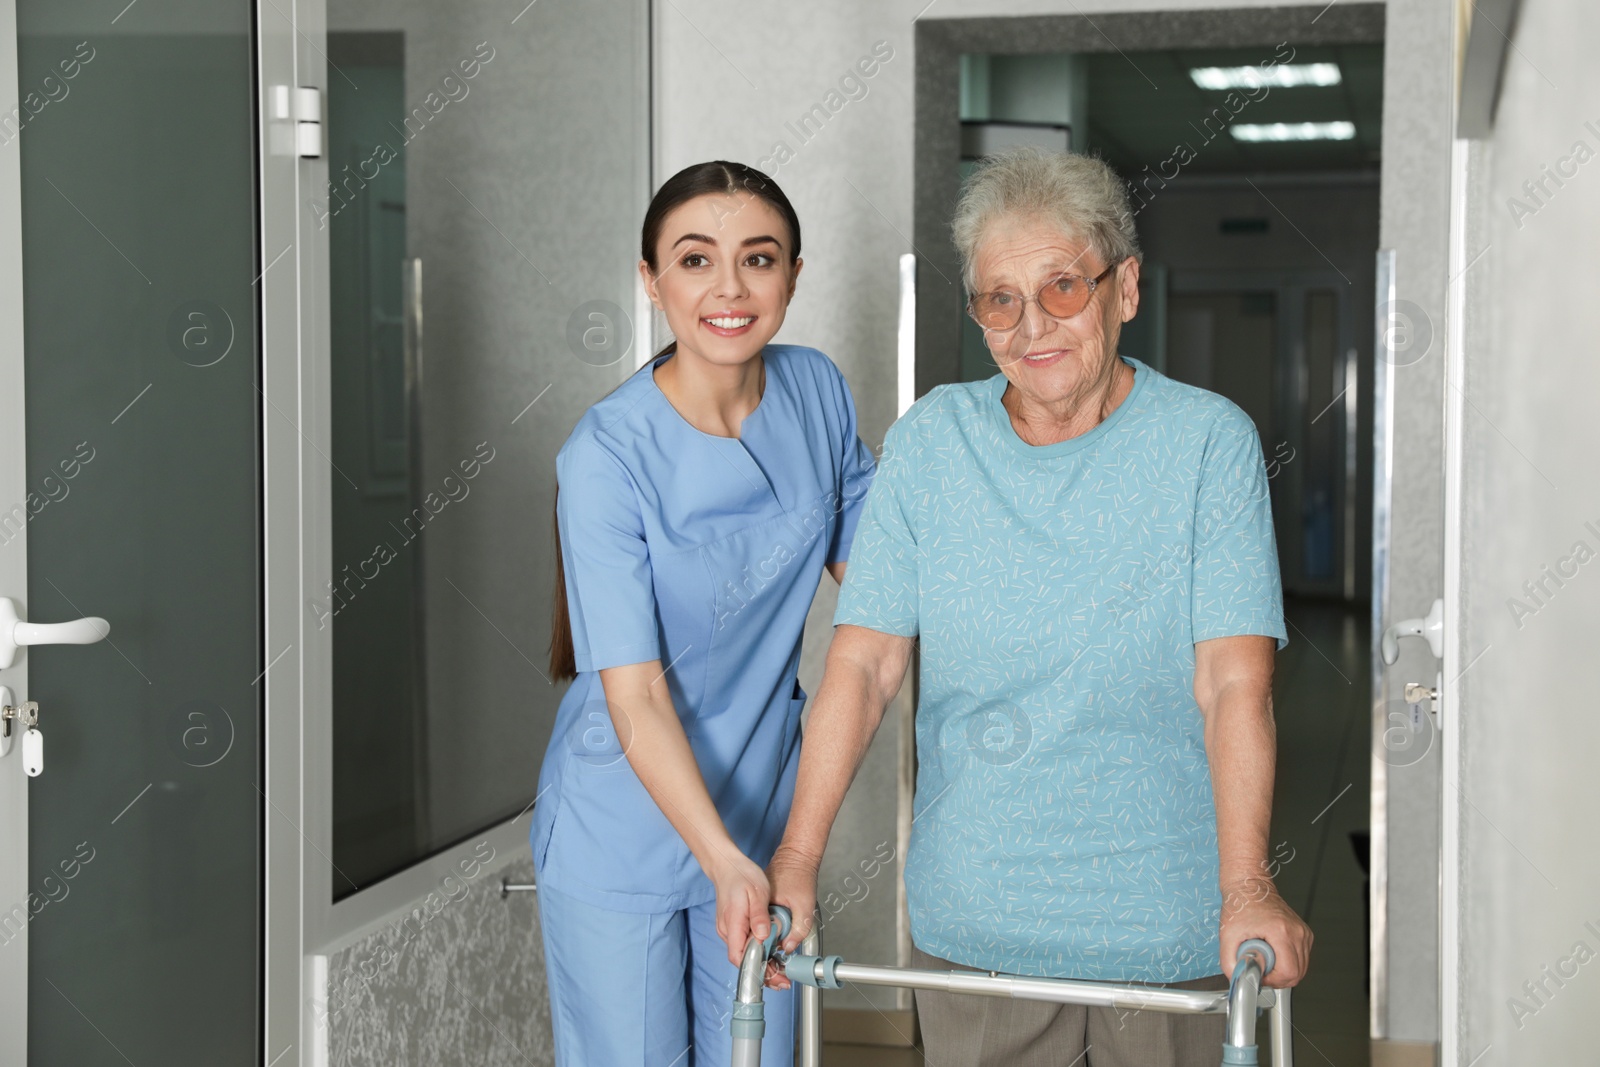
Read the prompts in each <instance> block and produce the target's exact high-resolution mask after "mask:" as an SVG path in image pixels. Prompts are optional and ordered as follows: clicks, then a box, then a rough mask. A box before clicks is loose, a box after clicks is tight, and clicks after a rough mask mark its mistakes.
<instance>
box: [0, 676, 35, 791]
mask: <svg viewBox="0 0 1600 1067" xmlns="http://www.w3.org/2000/svg"><path fill="white" fill-rule="evenodd" d="M6 694H7V696H6V703H5V705H4V706H0V749H3V751H5V752H9V751H10V750H11V721H12V720H13V719H15V720H17V721H18V722H20V723H21V724H22V725H23V726H24V727H25V728H26V729H25V730H24V731H23V734H22V769H23V770H24V771H26V772H27V773H28V777H29V778H37V777H39V774H40V772H42V771H43V770H44V735H43V734H41V733H40V732H39V702H38V701H37V700H29V701H26V702H24V703H23V704H22V705H20V706H15V707H14V706H13V705H12V704H11V702H10V699H11V698H10V690H6Z"/></svg>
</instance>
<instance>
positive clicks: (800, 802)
mask: <svg viewBox="0 0 1600 1067" xmlns="http://www.w3.org/2000/svg"><path fill="white" fill-rule="evenodd" d="M851 631H857V632H855V633H852V632H851ZM902 643H903V645H904V648H903V649H902V648H901V644H902ZM909 658H910V639H909V638H896V637H893V636H892V635H888V634H877V633H875V632H874V631H868V630H862V629H861V628H859V627H848V626H841V627H839V628H838V629H837V630H836V631H835V635H834V642H833V644H832V645H831V646H830V647H829V649H828V663H827V666H826V668H825V669H824V671H823V676H822V687H821V689H820V690H819V691H818V693H817V700H816V703H815V704H813V705H812V708H811V715H810V718H809V719H807V721H806V728H805V735H804V740H803V742H802V744H801V747H800V771H799V775H798V780H797V782H796V785H795V794H794V805H793V807H792V808H791V810H790V814H789V824H788V826H787V828H786V829H785V831H784V835H783V845H782V847H783V848H784V849H786V850H788V851H789V852H791V853H796V854H798V855H800V856H803V857H805V858H807V859H809V860H811V861H812V862H813V863H821V861H822V853H823V851H824V850H825V849H826V848H827V844H828V834H829V833H830V831H831V830H832V829H833V822H834V820H835V819H836V818H837V817H838V815H839V809H840V807H841V806H843V804H844V797H845V794H846V793H847V792H849V790H850V783H851V782H853V781H854V780H855V776H856V772H857V771H859V770H860V769H861V763H862V761H863V760H864V759H865V758H866V755H867V749H869V748H870V747H871V746H872V738H873V737H874V736H875V735H876V734H877V732H878V727H879V725H881V724H882V722H883V713H884V710H885V709H886V708H887V707H888V705H889V701H891V700H893V699H894V696H895V694H896V693H897V692H899V689H900V682H901V680H902V679H903V678H904V676H905V668H906V663H907V662H908V661H909Z"/></svg>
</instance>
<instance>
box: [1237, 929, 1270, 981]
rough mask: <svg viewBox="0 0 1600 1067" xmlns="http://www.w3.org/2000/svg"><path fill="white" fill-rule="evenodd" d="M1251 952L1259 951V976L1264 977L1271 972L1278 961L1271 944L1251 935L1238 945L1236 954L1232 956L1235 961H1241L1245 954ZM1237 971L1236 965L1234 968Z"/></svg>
mask: <svg viewBox="0 0 1600 1067" xmlns="http://www.w3.org/2000/svg"><path fill="white" fill-rule="evenodd" d="M1251 952H1259V953H1261V977H1263V978H1265V977H1266V976H1267V975H1269V974H1271V973H1272V968H1273V966H1274V965H1275V964H1276V963H1277V962H1278V956H1277V954H1276V953H1275V952H1273V951H1272V946H1271V945H1269V944H1267V943H1266V942H1265V941H1263V940H1262V939H1261V938H1259V937H1252V938H1251V939H1250V940H1248V941H1245V942H1243V943H1241V944H1240V945H1239V951H1238V954H1237V955H1235V956H1234V959H1235V961H1236V962H1237V963H1243V962H1244V958H1245V956H1247V955H1249V954H1250V953H1251ZM1234 971H1235V972H1236V973H1237V971H1238V967H1235V968H1234Z"/></svg>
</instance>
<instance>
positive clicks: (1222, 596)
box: [1190, 408, 1289, 648]
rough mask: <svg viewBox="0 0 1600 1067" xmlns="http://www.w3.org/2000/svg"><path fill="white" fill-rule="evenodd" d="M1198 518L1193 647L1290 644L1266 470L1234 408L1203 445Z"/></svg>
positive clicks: (1250, 429)
mask: <svg viewBox="0 0 1600 1067" xmlns="http://www.w3.org/2000/svg"><path fill="white" fill-rule="evenodd" d="M1195 512H1196V513H1195V528H1194V584H1193V598H1194V599H1193V602H1192V604H1191V607H1190V617H1191V620H1192V622H1193V626H1194V639H1195V641H1197V642H1198V641H1207V640H1210V639H1212V638H1215V637H1238V636H1242V635H1246V634H1259V635H1261V636H1264V637H1272V638H1276V639H1277V642H1278V647H1279V648H1282V647H1283V646H1284V645H1287V644H1288V643H1289V641H1288V634H1287V632H1286V631H1285V629H1284V623H1283V586H1282V581H1281V578H1280V576H1279V573H1278V549H1277V544H1276V540H1275V538H1274V536H1273V531H1272V499H1271V497H1270V495H1269V494H1268V491H1267V471H1266V463H1265V461H1264V460H1263V458H1262V453H1261V441H1260V439H1259V437H1257V435H1256V429H1255V426H1254V424H1252V423H1251V422H1250V420H1249V417H1248V416H1246V415H1245V414H1244V413H1243V412H1242V411H1239V410H1238V409H1237V408H1234V409H1232V411H1231V412H1230V417H1229V418H1226V419H1224V420H1222V421H1221V422H1220V423H1219V424H1218V426H1217V427H1216V428H1215V429H1214V430H1213V431H1212V436H1211V439H1210V440H1209V441H1207V442H1206V450H1205V454H1204V456H1203V457H1202V459H1201V472H1200V486H1199V491H1198V493H1197V494H1196V499H1195Z"/></svg>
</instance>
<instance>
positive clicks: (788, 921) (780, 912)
mask: <svg viewBox="0 0 1600 1067" xmlns="http://www.w3.org/2000/svg"><path fill="white" fill-rule="evenodd" d="M767 914H768V915H769V916H771V917H772V928H771V929H770V930H769V931H768V932H767V939H766V940H765V941H763V942H762V945H763V947H764V948H765V949H766V954H767V957H768V958H769V959H770V958H771V957H772V950H773V949H775V948H777V947H778V946H779V945H781V944H782V943H783V939H784V938H786V937H788V936H789V930H790V929H791V928H792V927H793V926H794V916H793V915H792V914H791V913H790V911H789V909H788V908H786V907H784V906H783V905H782V904H774V905H772V906H771V907H769V908H768V909H767ZM1267 951H1269V952H1270V951H1272V950H1271V949H1268V950H1267Z"/></svg>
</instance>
